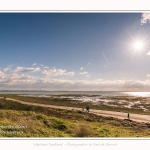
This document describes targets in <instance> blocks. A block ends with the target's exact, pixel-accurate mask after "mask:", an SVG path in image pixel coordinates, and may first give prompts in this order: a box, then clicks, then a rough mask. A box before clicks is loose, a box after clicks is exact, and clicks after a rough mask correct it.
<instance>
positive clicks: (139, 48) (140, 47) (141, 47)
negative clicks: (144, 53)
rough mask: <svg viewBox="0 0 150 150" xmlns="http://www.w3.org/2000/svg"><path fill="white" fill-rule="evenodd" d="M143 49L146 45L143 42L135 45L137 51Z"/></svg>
mask: <svg viewBox="0 0 150 150" xmlns="http://www.w3.org/2000/svg"><path fill="white" fill-rule="evenodd" d="M143 47H144V44H143V42H141V41H136V42H135V43H134V49H135V50H142V49H143Z"/></svg>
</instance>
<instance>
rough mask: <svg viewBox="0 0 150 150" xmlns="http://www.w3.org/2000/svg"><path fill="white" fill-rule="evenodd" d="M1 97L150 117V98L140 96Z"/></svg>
mask: <svg viewBox="0 0 150 150" xmlns="http://www.w3.org/2000/svg"><path fill="white" fill-rule="evenodd" d="M0 97H8V98H14V99H17V100H20V101H26V102H31V103H39V104H47V105H56V106H68V107H78V108H86V106H87V105H89V106H90V108H91V109H97V110H108V111H117V112H125V113H135V114H146V115H150V97H140V96H102V95H87V94H86V95H84V94H63V95H60V94H59V95H41V94H39V95H26V94H24V95H21V94H20V95H19V94H1V95H0Z"/></svg>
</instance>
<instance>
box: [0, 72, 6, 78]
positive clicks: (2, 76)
mask: <svg viewBox="0 0 150 150" xmlns="http://www.w3.org/2000/svg"><path fill="white" fill-rule="evenodd" d="M6 76H7V75H6V74H5V73H3V72H1V71H0V79H4V78H5V77H6Z"/></svg>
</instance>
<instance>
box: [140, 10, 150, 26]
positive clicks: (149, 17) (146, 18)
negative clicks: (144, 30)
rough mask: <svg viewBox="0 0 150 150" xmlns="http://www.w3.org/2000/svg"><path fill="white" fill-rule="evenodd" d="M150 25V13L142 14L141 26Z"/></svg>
mask: <svg viewBox="0 0 150 150" xmlns="http://www.w3.org/2000/svg"><path fill="white" fill-rule="evenodd" d="M146 23H150V13H142V17H141V25H143V24H146Z"/></svg>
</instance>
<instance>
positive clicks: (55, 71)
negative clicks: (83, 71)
mask: <svg viewBox="0 0 150 150" xmlns="http://www.w3.org/2000/svg"><path fill="white" fill-rule="evenodd" d="M43 74H44V75H45V76H63V75H64V76H73V75H74V72H66V70H62V69H51V70H44V71H43Z"/></svg>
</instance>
